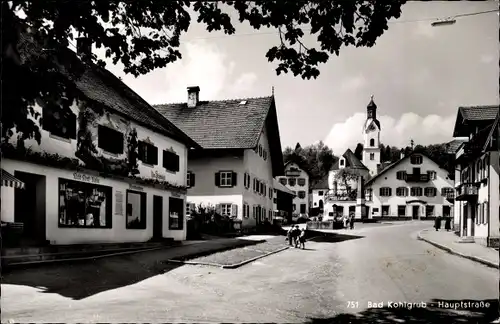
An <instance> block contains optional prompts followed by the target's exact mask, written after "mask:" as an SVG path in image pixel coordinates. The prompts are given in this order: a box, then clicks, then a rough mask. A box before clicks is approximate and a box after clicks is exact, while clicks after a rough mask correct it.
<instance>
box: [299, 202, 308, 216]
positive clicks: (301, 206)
mask: <svg viewBox="0 0 500 324" xmlns="http://www.w3.org/2000/svg"><path fill="white" fill-rule="evenodd" d="M306 208H307V205H306V204H300V213H301V214H305V213H306Z"/></svg>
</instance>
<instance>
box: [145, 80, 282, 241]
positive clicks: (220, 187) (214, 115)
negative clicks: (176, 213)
mask: <svg viewBox="0 0 500 324" xmlns="http://www.w3.org/2000/svg"><path fill="white" fill-rule="evenodd" d="M199 93H200V88H199V87H189V88H188V91H187V99H188V100H187V102H186V103H179V104H164V105H157V106H155V108H156V109H157V110H158V111H159V112H160V113H162V114H163V115H164V116H165V117H166V118H168V119H169V120H172V121H173V122H174V123H175V124H176V125H178V126H179V127H180V129H182V130H183V131H184V132H185V133H186V134H188V135H189V136H190V137H191V138H193V139H194V140H195V141H196V142H197V143H198V144H199V146H200V148H199V149H193V150H190V151H189V154H188V155H189V162H188V169H187V179H188V180H187V181H188V187H189V189H188V193H187V195H188V198H187V201H188V205H189V207H188V208H198V207H199V206H204V207H208V206H213V207H215V208H216V210H217V212H218V213H219V214H221V215H224V216H229V217H232V218H235V219H239V220H241V221H242V229H243V230H245V231H246V230H248V229H251V228H254V227H255V226H256V224H258V223H262V222H264V221H265V220H266V219H267V220H272V218H273V210H274V208H273V205H274V204H273V198H274V190H273V180H274V177H275V176H279V175H283V172H284V167H283V155H282V151H281V143H280V133H279V128H278V117H277V113H276V103H275V100H274V95H272V96H267V97H261V98H246V99H229V100H220V101H202V100H200V95H199Z"/></svg>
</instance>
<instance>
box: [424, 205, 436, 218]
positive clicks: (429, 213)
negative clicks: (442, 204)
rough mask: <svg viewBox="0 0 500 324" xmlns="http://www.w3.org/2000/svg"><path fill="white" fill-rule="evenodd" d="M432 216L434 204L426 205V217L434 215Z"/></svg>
mask: <svg viewBox="0 0 500 324" xmlns="http://www.w3.org/2000/svg"><path fill="white" fill-rule="evenodd" d="M432 216H434V206H433V205H427V206H425V217H432Z"/></svg>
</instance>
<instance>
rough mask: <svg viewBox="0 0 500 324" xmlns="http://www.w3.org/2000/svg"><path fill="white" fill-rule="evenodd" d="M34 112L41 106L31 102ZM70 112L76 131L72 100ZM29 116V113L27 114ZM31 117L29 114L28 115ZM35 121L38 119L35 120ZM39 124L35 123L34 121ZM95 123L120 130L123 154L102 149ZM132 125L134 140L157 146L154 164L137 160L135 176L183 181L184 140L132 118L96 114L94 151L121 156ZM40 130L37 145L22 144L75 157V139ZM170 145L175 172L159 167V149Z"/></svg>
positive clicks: (40, 109)
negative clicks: (176, 166)
mask: <svg viewBox="0 0 500 324" xmlns="http://www.w3.org/2000/svg"><path fill="white" fill-rule="evenodd" d="M34 109H35V110H36V111H37V112H39V113H40V114H42V108H41V107H40V106H38V105H35V108H34ZM71 110H72V111H73V113H74V114H75V115H76V116H77V122H76V123H77V132H78V113H79V108H78V107H77V105H76V104H73V106H72V107H71ZM30 118H31V117H30ZM32 119H33V118H32ZM37 123H38V122H37ZM38 124H39V123H38ZM97 124H99V125H104V126H108V127H109V126H110V127H111V128H114V129H115V130H118V131H120V132H121V133H122V134H123V135H124V141H123V142H124V150H123V154H120V155H116V154H113V153H107V152H105V151H104V150H102V149H100V148H99V147H98V138H97ZM133 128H135V129H136V130H137V140H139V141H140V140H146V139H149V140H150V141H151V142H152V143H153V144H154V145H155V146H156V147H157V148H158V164H157V165H154V166H153V165H147V164H144V163H142V162H141V161H138V165H139V172H140V174H139V176H142V177H147V178H151V177H152V173H155V174H159V175H160V176H164V177H165V179H163V180H165V181H168V182H170V183H175V184H177V185H182V186H185V185H186V171H187V170H186V166H187V148H186V146H185V145H184V144H182V143H180V142H177V141H175V140H173V139H171V138H169V137H166V136H164V135H162V134H159V133H156V132H154V131H152V130H150V129H147V128H145V127H143V126H141V125H138V124H137V123H135V122H133V121H128V120H126V119H124V118H122V117H120V116H118V115H116V114H113V113H105V114H104V115H103V116H102V117H100V118H99V119H98V120H97V121H96V125H95V127H91V130H92V133H93V138H94V143H95V145H96V148H97V151H98V154H99V155H103V156H104V157H106V158H119V159H122V158H125V157H126V154H127V147H126V146H127V134H128V131H130V130H131V129H133ZM40 133H41V136H42V140H41V143H40V145H38V143H37V142H36V141H35V140H27V141H25V146H26V148H30V149H32V150H33V151H38V152H40V151H44V152H47V153H51V154H59V155H61V156H66V157H70V158H75V151H76V145H77V140H76V139H64V138H60V137H57V136H53V135H51V134H50V133H49V132H48V131H46V130H44V129H42V127H40ZM10 141H11V143H12V144H14V145H15V144H16V136H12V137H11V139H10ZM170 148H172V149H173V150H174V151H175V153H176V154H177V155H179V169H180V170H179V171H178V172H170V171H167V170H166V169H165V168H164V167H163V150H165V149H170Z"/></svg>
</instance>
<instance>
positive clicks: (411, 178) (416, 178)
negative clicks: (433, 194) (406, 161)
mask: <svg viewBox="0 0 500 324" xmlns="http://www.w3.org/2000/svg"><path fill="white" fill-rule="evenodd" d="M405 181H406V182H429V175H428V174H406V177H405Z"/></svg>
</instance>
